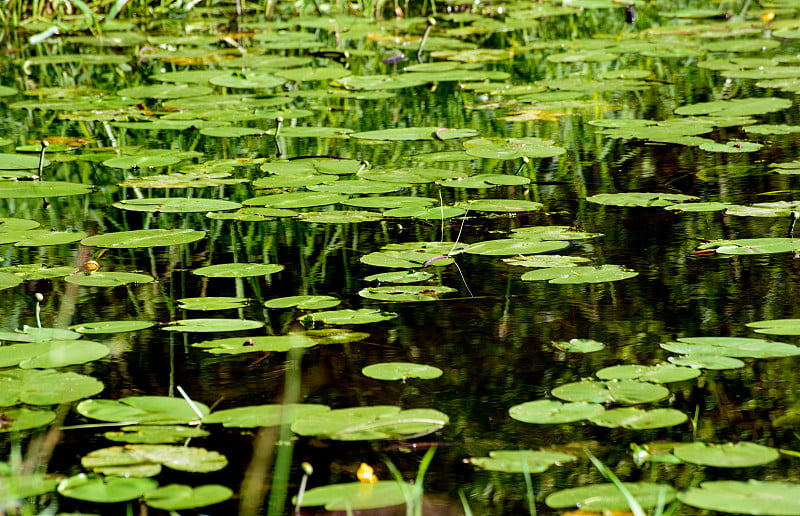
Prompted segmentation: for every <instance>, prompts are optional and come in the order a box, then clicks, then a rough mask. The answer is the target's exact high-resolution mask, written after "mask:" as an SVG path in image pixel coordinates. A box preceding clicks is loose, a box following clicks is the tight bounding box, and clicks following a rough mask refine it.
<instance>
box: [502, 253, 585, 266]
mask: <svg viewBox="0 0 800 516" xmlns="http://www.w3.org/2000/svg"><path fill="white" fill-rule="evenodd" d="M503 261H504V262H505V263H507V264H509V265H517V266H520V267H575V266H577V265H578V264H580V263H586V262H588V261H590V260H589V259H588V258H584V257H582V256H562V255H558V254H543V255H535V256H518V257H514V258H503Z"/></svg>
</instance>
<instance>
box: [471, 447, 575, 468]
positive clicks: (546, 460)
mask: <svg viewBox="0 0 800 516" xmlns="http://www.w3.org/2000/svg"><path fill="white" fill-rule="evenodd" d="M576 460H577V457H575V456H574V455H570V454H568V453H560V452H553V451H547V450H495V451H490V452H489V456H488V457H472V458H471V459H469V462H470V463H471V464H474V465H475V466H477V467H479V468H481V469H487V470H489V471H501V472H504V473H524V472H526V471H527V472H530V473H544V472H545V471H547V469H548V468H550V466H560V465H562V464H564V463H567V462H574V461H576ZM523 463H527V467H526V466H523Z"/></svg>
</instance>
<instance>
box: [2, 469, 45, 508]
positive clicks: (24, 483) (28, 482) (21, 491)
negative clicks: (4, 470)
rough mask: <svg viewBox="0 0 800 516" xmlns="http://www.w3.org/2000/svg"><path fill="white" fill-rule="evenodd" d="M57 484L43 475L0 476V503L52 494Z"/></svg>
mask: <svg viewBox="0 0 800 516" xmlns="http://www.w3.org/2000/svg"><path fill="white" fill-rule="evenodd" d="M57 483H58V482H57V481H56V480H55V479H53V478H47V477H46V476H44V475H3V476H0V502H16V501H18V500H20V499H21V498H29V497H32V496H38V495H43V494H47V493H50V492H52V491H53V490H54V489H55V488H56V484H57Z"/></svg>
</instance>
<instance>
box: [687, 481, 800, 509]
mask: <svg viewBox="0 0 800 516" xmlns="http://www.w3.org/2000/svg"><path fill="white" fill-rule="evenodd" d="M678 499H679V500H680V501H681V502H682V503H684V504H686V505H689V506H692V507H699V508H701V509H706V510H710V511H719V512H727V513H732V514H759V515H767V516H794V515H796V514H798V512H800V485H798V484H796V483H790V482H766V481H765V482H762V481H758V480H748V481H736V480H717V481H710V482H702V483H701V484H700V487H690V488H689V489H687V490H686V491H684V492H682V493H680V494H679V495H678Z"/></svg>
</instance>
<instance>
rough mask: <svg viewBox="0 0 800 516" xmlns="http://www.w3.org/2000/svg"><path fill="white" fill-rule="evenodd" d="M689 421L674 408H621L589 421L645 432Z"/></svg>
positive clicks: (600, 424)
mask: <svg viewBox="0 0 800 516" xmlns="http://www.w3.org/2000/svg"><path fill="white" fill-rule="evenodd" d="M688 419H689V418H688V416H687V415H686V414H684V413H683V412H681V411H679V410H675V409H672V408H658V409H653V410H642V409H639V408H636V407H620V408H615V409H611V410H606V411H605V412H603V413H602V414H599V415H597V416H593V417H590V418H589V421H591V422H592V423H594V424H596V425H599V426H605V427H608V428H628V429H631V430H645V429H650V428H664V427H668V426H675V425H680V424H682V423H685V422H686V421H687V420H688Z"/></svg>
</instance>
